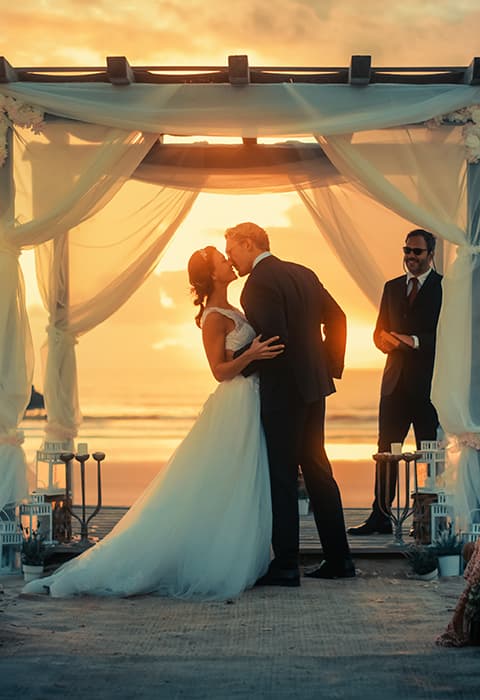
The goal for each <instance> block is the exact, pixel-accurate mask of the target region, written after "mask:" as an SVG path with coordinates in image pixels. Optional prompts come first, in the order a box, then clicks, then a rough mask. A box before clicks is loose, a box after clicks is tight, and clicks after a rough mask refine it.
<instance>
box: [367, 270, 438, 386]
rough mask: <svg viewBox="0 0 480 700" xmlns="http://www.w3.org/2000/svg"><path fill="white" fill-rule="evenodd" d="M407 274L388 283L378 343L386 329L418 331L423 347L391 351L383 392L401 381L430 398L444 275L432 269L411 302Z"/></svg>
mask: <svg viewBox="0 0 480 700" xmlns="http://www.w3.org/2000/svg"><path fill="white" fill-rule="evenodd" d="M406 290H407V280H406V275H402V276H401V277H397V278H395V279H393V280H390V281H389V282H387V283H386V284H385V287H384V290H383V296H382V301H381V303H380V311H379V314H378V319H377V324H376V327H375V332H374V335H373V339H374V342H375V344H377V345H378V340H379V336H380V333H381V331H382V330H386V331H396V332H397V333H404V334H406V335H416V336H417V337H418V340H419V348H418V349H417V350H414V349H412V348H410V347H408V346H406V345H405V346H401V347H400V348H399V349H397V350H393V351H392V352H389V353H388V355H387V361H386V364H385V370H384V373H383V379H382V389H381V394H382V396H388V395H390V394H391V393H392V392H393V391H394V390H395V389H396V388H397V387H398V386H400V385H401V384H402V385H403V386H405V387H408V389H409V393H410V395H414V396H417V397H419V398H429V397H430V388H431V383H432V375H433V363H434V358H435V339H436V330H437V322H438V316H439V314H440V306H441V304H442V276H441V275H439V274H438V273H437V272H435V270H432V271H431V272H430V274H429V275H428V277H427V278H426V280H425V282H424V283H423V285H422V286H421V287H420V289H419V291H418V294H417V296H416V298H415V300H414V301H413V303H412V305H411V306H410V305H409V303H408V299H407V294H406Z"/></svg>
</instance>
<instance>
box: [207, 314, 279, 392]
mask: <svg viewBox="0 0 480 700" xmlns="http://www.w3.org/2000/svg"><path fill="white" fill-rule="evenodd" d="M232 323H233V322H232V321H231V320H230V319H228V318H226V317H225V316H223V315H222V314H219V313H215V312H213V313H210V314H209V315H208V316H207V318H206V319H205V323H204V324H203V328H202V337H203V345H204V347H205V352H206V354H207V359H208V363H209V365H210V369H211V370H212V374H213V376H214V377H215V379H216V380H217V381H218V382H223V381H225V380H227V379H233V378H234V377H236V376H237V374H240V372H241V371H242V369H245V367H246V366H247V365H248V364H250V362H252V361H253V360H272V359H273V358H275V357H277V355H279V354H280V353H281V352H283V349H284V345H279V344H277V345H274V343H275V341H276V340H278V336H274V337H272V338H268V339H267V340H264V341H263V342H261V341H260V336H258V337H257V338H255V339H254V340H253V341H252V344H251V345H250V347H249V348H248V350H245V352H244V353H243V354H242V355H240V356H239V357H236V358H234V357H233V352H231V351H227V350H225V338H226V335H227V333H229V332H230V331H231V330H232Z"/></svg>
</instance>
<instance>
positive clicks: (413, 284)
mask: <svg viewBox="0 0 480 700" xmlns="http://www.w3.org/2000/svg"><path fill="white" fill-rule="evenodd" d="M410 283H411V289H410V294H409V295H408V303H409V304H410V306H411V305H412V304H413V302H414V300H415V297H416V296H417V294H418V279H417V278H416V277H412V279H411V280H410Z"/></svg>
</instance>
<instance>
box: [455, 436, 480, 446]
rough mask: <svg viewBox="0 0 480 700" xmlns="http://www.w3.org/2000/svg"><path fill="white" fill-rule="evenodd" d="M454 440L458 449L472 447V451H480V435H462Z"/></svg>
mask: <svg viewBox="0 0 480 700" xmlns="http://www.w3.org/2000/svg"><path fill="white" fill-rule="evenodd" d="M456 438H457V443H458V445H459V446H460V447H472V448H473V449H474V450H480V433H462V434H461V435H457V436H456Z"/></svg>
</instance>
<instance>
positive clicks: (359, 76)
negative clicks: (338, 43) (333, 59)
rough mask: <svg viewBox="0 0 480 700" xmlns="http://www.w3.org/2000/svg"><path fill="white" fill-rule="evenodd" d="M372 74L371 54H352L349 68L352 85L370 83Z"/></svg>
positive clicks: (349, 80)
mask: <svg viewBox="0 0 480 700" xmlns="http://www.w3.org/2000/svg"><path fill="white" fill-rule="evenodd" d="M371 74H372V57H371V56H352V58H351V59H350V68H349V69H348V82H349V83H350V85H368V83H369V82H370V78H371Z"/></svg>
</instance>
